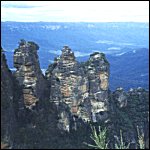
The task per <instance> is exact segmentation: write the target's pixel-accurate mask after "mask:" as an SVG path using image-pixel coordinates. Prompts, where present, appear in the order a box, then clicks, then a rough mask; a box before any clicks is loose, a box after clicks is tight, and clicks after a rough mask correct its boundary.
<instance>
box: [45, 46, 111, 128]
mask: <svg viewBox="0 0 150 150" xmlns="http://www.w3.org/2000/svg"><path fill="white" fill-rule="evenodd" d="M46 77H47V79H48V80H49V81H50V83H51V88H50V100H51V101H53V102H55V103H56V105H57V106H58V110H59V111H60V124H62V128H64V124H65V127H66V130H69V126H70V119H71V117H75V116H76V118H81V119H82V120H85V121H94V122H96V121H98V120H105V119H106V118H107V111H108V79H109V64H108V62H107V60H106V59H105V56H104V54H102V53H94V54H92V55H91V56H90V59H89V60H88V62H86V63H85V64H80V63H78V62H77V61H76V60H75V56H74V53H73V52H72V51H71V49H70V48H69V47H68V46H64V48H63V49H62V55H61V56H60V57H58V58H56V59H55V62H54V64H52V65H50V66H49V68H48V70H47V71H46ZM62 105H63V106H64V107H62ZM62 108H63V110H62ZM59 126H61V125H59Z"/></svg>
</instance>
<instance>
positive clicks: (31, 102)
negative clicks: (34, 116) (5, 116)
mask: <svg viewBox="0 0 150 150" xmlns="http://www.w3.org/2000/svg"><path fill="white" fill-rule="evenodd" d="M38 49H39V46H38V45H37V44H36V43H34V42H26V41H25V40H21V42H20V43H19V47H18V48H17V49H15V51H14V67H15V68H16V69H17V70H16V72H15V76H16V78H17V80H18V81H19V84H20V85H21V86H22V87H23V96H24V103H25V106H26V107H28V108H29V109H31V108H32V107H33V106H35V105H36V104H37V102H38V101H39V100H42V99H44V97H45V96H46V90H47V83H46V80H45V79H44V76H43V74H42V72H41V69H40V65H39V60H38V55H37V50H38Z"/></svg>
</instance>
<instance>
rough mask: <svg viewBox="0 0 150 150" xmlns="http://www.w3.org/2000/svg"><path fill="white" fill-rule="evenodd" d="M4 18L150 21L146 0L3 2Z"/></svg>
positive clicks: (63, 20)
mask: <svg viewBox="0 0 150 150" xmlns="http://www.w3.org/2000/svg"><path fill="white" fill-rule="evenodd" d="M1 16H2V21H24V22H26V21H28V22H29V21H48V22H50V21H55V22H79V21H83V22H125V21H135V22H149V2H148V1H147V2H146V1H1Z"/></svg>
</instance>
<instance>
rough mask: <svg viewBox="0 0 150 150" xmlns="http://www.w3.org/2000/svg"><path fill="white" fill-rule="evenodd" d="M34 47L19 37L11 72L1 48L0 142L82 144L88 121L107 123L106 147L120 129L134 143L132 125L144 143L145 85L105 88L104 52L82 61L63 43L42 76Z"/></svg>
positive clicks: (42, 145) (111, 144) (40, 145)
mask: <svg viewBox="0 0 150 150" xmlns="http://www.w3.org/2000/svg"><path fill="white" fill-rule="evenodd" d="M38 49H39V46H38V45H37V44H36V43H34V42H27V41H25V40H21V42H20V43H19V46H18V48H17V49H15V51H14V67H15V68H16V71H15V72H14V73H13V74H12V73H11V71H10V70H9V68H8V66H7V64H6V59H5V55H4V52H1V77H2V79H1V113H2V116H1V129H2V133H1V138H2V142H1V146H3V147H4V148H30V149H33V148H35V149H37V148H55V149H56V148H65V149H66V148H87V147H86V146H85V145H83V142H87V143H89V142H90V140H89V138H90V132H91V131H90V124H92V125H95V126H96V125H97V126H98V125H102V126H105V127H107V128H108V132H109V136H108V138H109V147H110V148H112V149H113V148H115V145H114V143H116V138H118V137H119V136H120V135H119V134H120V130H122V132H123V139H124V140H125V142H126V143H129V142H130V143H131V148H139V144H138V139H137V126H138V128H139V131H140V133H141V134H144V135H145V136H144V140H145V143H146V145H145V147H146V148H149V145H148V140H149V133H148V132H147V130H149V120H148V114H149V109H148V108H149V101H148V100H149V93H148V91H147V90H145V89H143V88H137V89H130V90H129V91H127V92H126V91H124V90H123V88H121V87H120V88H117V89H116V90H115V91H113V92H111V91H110V90H109V76H110V65H109V62H108V61H107V59H106V57H105V54H103V53H100V52H95V53H93V54H91V55H90V57H89V59H88V61H86V62H82V63H79V62H78V61H77V60H76V58H75V55H74V52H73V51H72V50H71V49H70V48H69V47H68V46H64V47H63V49H62V54H61V55H60V56H59V57H57V58H55V60H54V63H52V64H50V65H49V67H48V69H47V70H46V72H45V76H44V75H43V74H42V71H41V69H40V65H39V60H38V55H37V50H38ZM20 122H21V123H20ZM66 131H67V132H66ZM15 133H16V134H17V135H16V134H15ZM87 135H88V136H89V138H87V137H88V136H87Z"/></svg>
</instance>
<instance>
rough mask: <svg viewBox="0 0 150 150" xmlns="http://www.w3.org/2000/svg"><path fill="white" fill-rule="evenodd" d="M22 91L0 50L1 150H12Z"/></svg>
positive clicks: (19, 113)
mask: <svg viewBox="0 0 150 150" xmlns="http://www.w3.org/2000/svg"><path fill="white" fill-rule="evenodd" d="M23 114H24V103H23V97H22V91H21V88H20V86H19V85H18V83H17V80H15V78H14V77H13V75H12V73H11V71H10V70H9V68H8V66H7V62H6V58H5V54H4V51H3V50H2V49H1V148H13V147H14V141H15V135H16V132H17V127H18V125H19V122H20V121H21V120H22V119H23Z"/></svg>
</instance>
